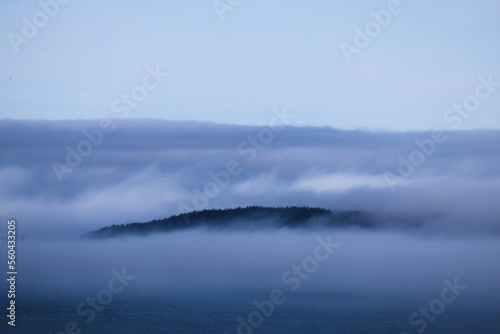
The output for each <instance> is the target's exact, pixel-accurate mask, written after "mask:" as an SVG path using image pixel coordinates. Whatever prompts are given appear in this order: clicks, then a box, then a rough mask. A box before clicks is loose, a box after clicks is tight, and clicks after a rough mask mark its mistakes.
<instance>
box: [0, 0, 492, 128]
mask: <svg viewBox="0 0 500 334" xmlns="http://www.w3.org/2000/svg"><path fill="white" fill-rule="evenodd" d="M60 2H61V3H58V2H57V3H56V2H54V1H49V0H46V1H45V2H44V1H41V2H37V1H29V0H22V1H16V2H15V3H9V2H2V4H1V5H0V34H1V35H2V38H1V42H0V57H1V58H2V60H3V61H2V62H1V64H0V102H1V105H2V108H1V110H0V117H2V118H13V119H47V120H57V119H102V118H113V117H119V116H122V114H123V111H120V110H119V107H124V102H123V101H121V98H122V96H123V95H124V94H125V95H132V94H133V93H134V92H135V94H136V95H134V96H136V97H137V98H138V100H140V101H138V103H133V105H134V107H133V108H130V110H129V112H127V114H126V117H127V118H132V119H133V118H156V119H165V120H197V121H210V122H216V123H226V124H240V125H265V124H267V121H268V114H269V112H270V111H271V110H272V109H273V108H276V107H281V106H286V107H287V108H288V109H289V110H293V111H294V113H295V114H296V115H297V117H296V120H295V124H294V125H298V126H301V125H313V126H330V127H334V128H338V129H348V130H350V129H368V130H377V131H409V130H433V129H441V128H446V127H447V126H448V124H447V123H446V121H445V120H444V114H445V113H446V111H447V110H448V109H449V108H453V106H454V105H455V104H460V103H463V102H464V100H465V99H466V98H467V97H470V96H471V95H474V94H475V89H476V87H477V86H478V85H479V84H480V82H481V81H480V78H483V79H487V78H488V77H491V78H492V79H491V80H492V81H493V82H498V81H500V65H499V63H498V59H499V56H500V49H499V46H498V36H499V35H500V24H498V15H497V13H498V11H499V9H500V8H499V7H500V4H499V3H498V2H497V1H493V0H491V1H487V0H482V1H474V2H471V1H456V0H445V1H439V2H430V1H409V0H401V1H400V2H399V5H398V4H397V3H396V5H395V4H394V2H391V1H355V2H354V1H326V0H322V1H315V2H313V3H311V2H308V1H285V0H281V1H272V2H269V1H263V0H260V1H233V2H232V3H233V4H234V6H232V7H228V6H229V5H227V3H225V2H222V1H219V2H217V1H211V0H204V1H201V0H193V1H171V0H170V1H153V0H152V1H148V2H147V3H140V2H137V1H118V0H111V1H106V2H104V3H103V2H100V1H66V2H67V3H65V2H64V1H62V0H61V1H60ZM54 4H56V5H54ZM224 4H225V5H224ZM217 6H218V7H217ZM224 6H225V7H224ZM43 8H46V11H48V12H49V13H50V14H51V15H46V14H44V13H43V12H41V11H42V10H43ZM47 8H48V9H47ZM389 10H390V11H389ZM384 13H385V14H384ZM387 13H388V14H389V16H387ZM384 15H385V16H384ZM375 17H378V19H379V21H380V22H382V24H378V23H375V22H376V21H374V20H375ZM34 23H36V24H37V25H38V27H37V26H31V28H30V25H33V24H34ZM377 27H378V28H377ZM33 28H34V29H35V30H33ZM30 29H31V30H30ZM367 29H368V30H367ZM369 29H372V30H369ZM359 31H363V32H364V33H366V32H368V34H369V35H371V36H372V37H370V36H368V35H365V37H364V38H365V40H363V37H360V36H358V35H359V34H360V33H359ZM364 33H362V34H364ZM366 38H367V39H368V41H367V40H366ZM346 45H350V46H346ZM342 46H343V47H344V49H342ZM346 47H347V48H348V49H346ZM353 48H356V52H351V51H349V52H347V53H346V51H345V50H353ZM342 50H344V51H342ZM151 70H156V71H157V72H158V71H159V72H161V73H162V76H161V77H160V78H159V79H160V80H159V81H158V82H154V81H148V80H149V79H146V85H147V84H148V83H149V86H148V87H149V88H151V89H148V90H144V89H143V88H141V87H143V85H144V82H145V81H144V80H145V77H147V76H148V74H149V73H150V72H151ZM497 80H498V81H497ZM153 86H154V87H153ZM134 89H135V90H134ZM144 92H146V93H145V94H144ZM141 94H142V95H141ZM144 95H146V96H144ZM499 96H500V94H498V93H492V94H490V96H488V98H486V99H484V100H481V101H480V104H479V106H477V108H475V110H474V113H473V114H472V115H471V116H470V117H468V118H467V121H466V122H465V121H464V122H463V123H462V124H460V127H459V129H460V130H462V129H485V128H486V129H498V128H499V125H500V118H499V116H498V108H497V107H498V105H499V102H500V97H499ZM121 110H123V109H121Z"/></svg>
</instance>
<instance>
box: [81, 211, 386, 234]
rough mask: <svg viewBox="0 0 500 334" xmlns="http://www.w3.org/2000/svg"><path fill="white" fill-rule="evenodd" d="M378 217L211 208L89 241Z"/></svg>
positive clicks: (366, 221)
mask: <svg viewBox="0 0 500 334" xmlns="http://www.w3.org/2000/svg"><path fill="white" fill-rule="evenodd" d="M377 220H378V219H376V218H375V217H374V215H372V214H369V213H367V212H363V211H337V210H329V209H324V208H313V207H303V206H291V207H262V206H248V207H238V208H231V209H208V210H201V211H193V212H189V213H186V214H180V215H174V216H171V217H169V218H164V219H156V220H152V221H149V222H142V223H141V222H134V223H128V224H121V225H111V226H107V227H103V228H101V229H98V230H96V231H91V232H88V233H87V234H86V235H85V236H84V237H85V238H111V237H117V236H125V235H147V234H151V233H157V232H171V231H175V230H184V229H190V228H195V227H206V228H214V229H230V228H233V229H263V228H273V229H277V228H314V227H349V226H353V227H360V228H371V227H376V226H377V225H378V224H377Z"/></svg>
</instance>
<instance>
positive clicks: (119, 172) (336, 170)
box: [0, 118, 500, 237]
mask: <svg viewBox="0 0 500 334" xmlns="http://www.w3.org/2000/svg"><path fill="white" fill-rule="evenodd" d="M110 128H112V132H109V133H105V130H106V129H108V130H109V129H110ZM0 130H1V131H2V134H3V135H2V139H0V150H1V152H2V154H1V157H0V182H1V188H0V189H1V190H0V200H1V204H0V214H1V215H2V216H3V217H4V219H8V218H12V217H13V218H16V219H18V220H19V225H18V226H19V227H18V228H19V232H20V233H21V234H23V235H26V236H30V237H50V236H52V237H64V236H68V235H70V236H79V235H81V234H82V233H85V232H86V231H87V230H93V229H96V228H99V227H102V226H106V225H110V224H121V223H127V222H132V221H147V220H151V219H156V218H163V217H168V216H170V215H173V214H179V213H181V212H183V211H188V210H190V209H197V210H199V209H204V208H226V207H236V206H247V205H262V206H287V205H308V206H320V207H325V208H329V209H338V210H350V209H355V210H369V211H382V212H389V213H391V212H396V213H401V212H402V213H407V214H414V213H415V214H417V213H430V214H437V215H442V217H445V219H446V220H447V221H449V222H450V223H449V224H448V226H447V228H448V229H450V230H451V231H454V230H461V231H470V232H477V231H498V228H499V221H498V208H497V205H498V203H497V202H498V195H499V194H500V170H499V169H498V168H497V166H498V165H499V162H500V161H499V160H500V147H499V146H498V145H497V143H498V142H500V132H499V131H486V130H481V131H467V132H447V133H441V134H433V133H430V132H429V133H424V132H422V133H420V132H411V133H382V132H379V133H372V132H363V131H339V130H335V129H331V128H326V127H325V128H313V127H283V126H282V124H280V120H279V119H278V118H277V119H276V122H274V123H273V124H272V125H270V126H269V127H252V126H233V125H220V124H212V123H201V122H169V121H158V120H134V121H131V120H128V121H127V120H112V121H110V122H108V123H106V124H104V127H103V123H101V124H100V122H99V121H98V120H95V121H88V120H87V121H16V120H3V121H0ZM68 152H73V153H68ZM79 153H81V154H79ZM74 154H77V155H78V156H79V157H80V158H78V157H75V156H74ZM68 155H69V156H70V157H69V158H68ZM67 159H68V160H67ZM78 159H80V161H78ZM76 162H78V163H76ZM61 171H62V172H61Z"/></svg>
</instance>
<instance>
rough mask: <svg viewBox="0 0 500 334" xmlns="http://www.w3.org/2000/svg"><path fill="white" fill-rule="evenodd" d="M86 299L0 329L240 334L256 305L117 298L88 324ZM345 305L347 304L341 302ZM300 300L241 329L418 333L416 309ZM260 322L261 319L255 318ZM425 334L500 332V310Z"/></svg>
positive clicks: (22, 305)
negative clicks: (412, 320)
mask: <svg viewBox="0 0 500 334" xmlns="http://www.w3.org/2000/svg"><path fill="white" fill-rule="evenodd" d="M84 300H85V299H83V300H81V299H69V298H68V299H54V298H46V299H26V300H18V301H17V303H18V309H17V319H16V320H17V321H16V324H17V325H16V327H15V328H12V327H11V326H7V325H6V321H5V319H4V320H3V321H2V324H1V325H0V332H1V333H53V334H56V333H64V332H65V325H66V324H67V323H69V322H75V323H76V324H77V326H78V327H77V328H76V329H75V330H73V331H68V333H95V334H101V333H102V334H108V333H120V334H124V333H134V334H136V333H175V334H180V333H198V334H199V333H221V334H224V333H228V334H232V333H238V321H237V318H238V316H239V317H241V318H243V319H247V318H248V315H249V314H251V312H253V311H255V310H256V308H255V306H254V305H253V304H252V300H253V298H252V297H250V296H248V297H244V296H243V297H242V296H239V297H238V298H229V299H226V300H209V299H199V298H154V299H153V298H146V299H141V298H130V297H129V298H116V299H115V300H113V302H112V303H111V304H109V305H107V306H106V307H105V309H104V310H102V311H101V312H99V313H96V316H95V319H94V320H92V321H91V322H90V323H88V324H87V323H86V322H85V319H87V317H81V316H79V315H77V313H76V306H77V305H78V304H79V303H80V302H82V301H84ZM341 304H342V303H341ZM341 304H336V305H328V303H326V304H325V303H316V302H311V300H309V299H301V298H297V299H295V300H291V301H290V302H287V303H285V304H283V305H279V306H277V307H276V309H275V310H274V312H273V314H271V315H270V316H269V317H263V322H262V324H261V325H260V326H258V327H256V328H253V327H251V331H249V330H248V328H240V332H239V333H252V332H253V333H345V334H348V333H356V334H360V333H371V334H374V333H375V334H376V333H394V334H399V333H400V332H401V331H408V332H409V333H418V332H417V329H419V327H415V326H411V325H410V324H409V323H408V317H409V315H410V314H411V312H413V311H415V309H411V308H409V309H401V308H394V307H392V308H388V307H383V308H377V307H362V306H353V305H350V306H346V307H342V305H341ZM256 320H257V321H258V319H256ZM78 331H80V332H78ZM424 333H428V334H433V333H439V334H448V333H450V334H451V333H453V334H460V333H463V334H472V333H474V334H477V333H491V334H498V333H500V312H498V311H495V312H492V311H482V312H478V311H471V310H469V311H458V310H447V311H446V312H444V313H443V314H441V315H439V317H437V319H436V320H435V321H433V322H430V323H429V326H428V328H427V329H426V330H425V331H424Z"/></svg>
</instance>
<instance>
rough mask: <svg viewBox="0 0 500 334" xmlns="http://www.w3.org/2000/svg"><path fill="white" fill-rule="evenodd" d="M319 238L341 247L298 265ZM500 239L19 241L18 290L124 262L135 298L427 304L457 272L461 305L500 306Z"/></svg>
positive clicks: (276, 234)
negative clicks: (269, 297) (278, 293)
mask: <svg viewBox="0 0 500 334" xmlns="http://www.w3.org/2000/svg"><path fill="white" fill-rule="evenodd" d="M318 238H321V239H322V240H324V241H326V240H331V242H334V243H338V244H340V246H339V247H338V248H336V249H335V251H334V252H333V253H332V254H331V255H330V256H329V257H328V258H327V259H326V260H325V261H323V262H320V261H318V262H317V268H314V266H313V265H311V263H306V264H304V263H303V262H304V260H305V259H306V258H311V257H314V250H315V248H316V247H317V246H318V245H319V244H318V240H317V239H318ZM499 241H500V240H499V238H498V237H497V236H491V237H486V236H483V237H478V236H473V237H466V236H458V237H457V236H452V237H447V236H442V235H441V236H434V237H424V236H422V235H412V234H411V233H403V232H393V231H364V230H355V229H354V230H334V229H332V230H320V231H314V230H313V231H296V230H294V231H291V230H275V231H265V232H259V231H255V232H249V231H245V232H238V231H208V230H203V229H197V230H192V231H183V232H173V233H166V234H158V235H152V236H148V237H125V238H118V239H111V240H102V241H88V240H78V241H71V242H54V241H50V242H48V241H25V242H22V243H20V245H19V250H20V254H21V255H22V260H21V261H20V263H19V271H20V272H22V273H23V275H22V276H20V277H19V285H20V286H21V287H22V289H21V291H20V296H22V297H47V298H56V299H57V298H60V297H70V296H73V297H74V296H84V295H95V294H96V293H97V291H99V290H100V289H103V288H106V287H107V284H108V281H109V280H110V278H112V277H113V275H112V273H111V271H112V270H113V269H114V270H116V271H118V272H120V271H121V270H122V268H124V270H125V273H126V274H127V275H131V276H134V277H135V278H134V279H133V280H131V281H130V282H129V285H128V286H127V287H126V289H125V290H124V292H123V295H124V296H134V297H140V298H158V297H173V296H177V297H179V296H182V297H184V298H205V297H207V298H215V299H217V298H221V297H229V296H231V295H234V294H237V293H243V292H244V293H249V294H255V295H256V296H260V295H262V294H263V293H266V292H267V293H269V292H270V291H272V290H273V289H281V290H283V291H285V292H286V293H287V295H289V296H292V295H295V296H300V295H308V294H315V295H317V296H322V298H320V299H319V300H322V301H323V302H325V301H326V302H327V303H330V304H331V305H344V306H346V305H351V306H352V305H360V306H361V305H364V306H366V305H372V306H376V305H385V306H398V305H399V306H403V305H404V306H405V307H407V306H408V305H413V304H415V305H416V304H419V303H425V302H427V303H428V302H429V301H430V300H431V299H433V298H435V297H436V296H438V295H439V293H440V291H441V290H442V289H443V286H444V284H443V280H445V279H447V280H449V281H451V282H453V280H454V279H455V278H458V282H459V283H460V284H464V285H466V286H467V287H468V288H467V290H466V291H465V292H464V293H463V296H462V297H460V298H461V300H463V301H461V305H462V307H465V306H467V307H470V308H477V307H479V308H486V309H498V303H497V300H498V297H500V291H499V290H498V288H497V284H498V278H499V277H500V267H499V266H498V265H497V263H496V261H495V259H497V258H498V256H500V242H499ZM322 252H323V251H322ZM325 254H327V253H326V252H325ZM293 265H299V266H304V265H306V266H308V268H309V269H314V270H313V271H312V272H310V273H307V272H306V271H304V270H302V274H303V275H307V276H308V277H307V278H306V279H304V278H301V277H300V274H294V273H293V271H292V272H289V273H288V275H286V279H284V278H283V274H284V273H285V272H287V270H290V269H291V268H292V266H293ZM292 288H293V289H292Z"/></svg>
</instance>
